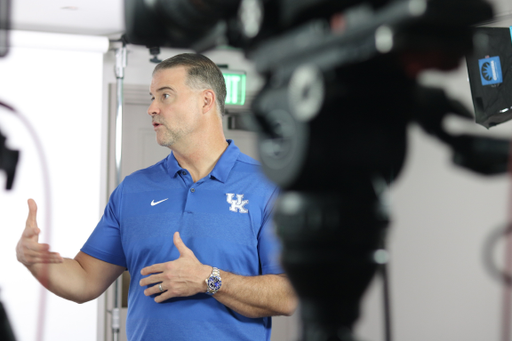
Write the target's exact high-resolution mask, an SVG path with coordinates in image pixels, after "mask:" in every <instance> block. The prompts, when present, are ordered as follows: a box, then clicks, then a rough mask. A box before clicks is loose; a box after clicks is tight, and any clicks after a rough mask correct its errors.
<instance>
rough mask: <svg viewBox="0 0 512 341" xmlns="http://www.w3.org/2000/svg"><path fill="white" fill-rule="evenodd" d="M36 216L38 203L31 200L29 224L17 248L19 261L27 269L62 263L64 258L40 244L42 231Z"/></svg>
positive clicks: (45, 245) (47, 246)
mask: <svg viewBox="0 0 512 341" xmlns="http://www.w3.org/2000/svg"><path fill="white" fill-rule="evenodd" d="M36 215H37V205H36V202H35V201H34V200H32V199H29V200H28V218H27V223H26V224H25V230H24V231H23V234H22V235H21V238H20V240H19V242H18V245H17V246H16V257H17V258H18V261H20V262H21V263H22V264H24V265H25V266H27V267H29V266H31V265H34V264H38V263H62V262H63V260H62V257H61V256H60V255H59V254H58V253H57V252H50V251H49V250H50V246H49V245H48V244H41V243H39V233H41V230H40V229H39V228H38V227H37V220H36Z"/></svg>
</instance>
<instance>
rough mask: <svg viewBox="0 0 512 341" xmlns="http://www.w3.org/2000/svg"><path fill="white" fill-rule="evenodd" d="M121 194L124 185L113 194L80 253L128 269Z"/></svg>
mask: <svg viewBox="0 0 512 341" xmlns="http://www.w3.org/2000/svg"><path fill="white" fill-rule="evenodd" d="M121 193H122V184H121V185H119V186H118V187H117V188H116V189H115V190H114V192H112V195H111V196H110V199H109V201H108V204H107V207H105V211H104V213H103V216H102V217H101V220H100V221H99V223H98V225H97V226H96V228H95V229H94V231H93V232H92V234H91V236H90V237H89V239H88V240H87V241H86V242H85V244H84V246H83V247H82V249H81V250H80V251H82V252H84V253H86V254H88V255H89V256H92V257H94V258H97V259H100V260H102V261H105V262H107V263H112V264H116V265H119V266H123V267H126V258H125V255H124V251H123V246H122V243H121V232H120V205H121V196H122V195H121Z"/></svg>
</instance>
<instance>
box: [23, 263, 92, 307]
mask: <svg viewBox="0 0 512 341" xmlns="http://www.w3.org/2000/svg"><path fill="white" fill-rule="evenodd" d="M63 260H64V261H63V262H62V263H60V264H34V265H31V266H27V268H28V270H29V271H30V272H31V273H32V275H34V277H35V278H36V279H37V280H38V281H39V282H40V283H41V284H42V285H44V286H45V287H46V288H47V289H48V290H50V291H51V292H53V293H54V294H55V295H57V296H60V297H62V298H65V299H67V300H71V301H74V302H77V303H84V302H87V301H89V300H91V299H92V298H90V297H89V296H90V294H89V293H88V292H87V288H86V280H85V278H86V277H85V275H86V274H85V271H84V269H83V268H82V267H81V266H80V264H79V263H78V262H77V261H76V260H74V259H69V258H64V259H63Z"/></svg>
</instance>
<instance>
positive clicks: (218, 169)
mask: <svg viewBox="0 0 512 341" xmlns="http://www.w3.org/2000/svg"><path fill="white" fill-rule="evenodd" d="M226 141H227V142H228V147H227V148H226V150H225V151H224V153H222V155H221V157H220V159H219V161H217V164H216V165H215V167H214V168H213V170H212V171H211V173H210V178H215V179H217V180H219V181H220V182H222V183H224V182H226V181H227V180H228V176H229V173H230V172H231V169H233V167H234V166H235V162H236V160H238V156H239V155H240V149H238V147H237V146H236V145H235V143H234V142H233V140H226Z"/></svg>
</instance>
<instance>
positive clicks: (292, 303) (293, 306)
mask: <svg viewBox="0 0 512 341" xmlns="http://www.w3.org/2000/svg"><path fill="white" fill-rule="evenodd" d="M298 305H299V300H298V298H297V297H296V296H293V297H289V298H288V299H287V300H286V302H285V304H283V307H282V308H283V310H282V311H281V312H280V315H283V316H292V315H293V314H294V313H295V311H296V310H297V306H298Z"/></svg>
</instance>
